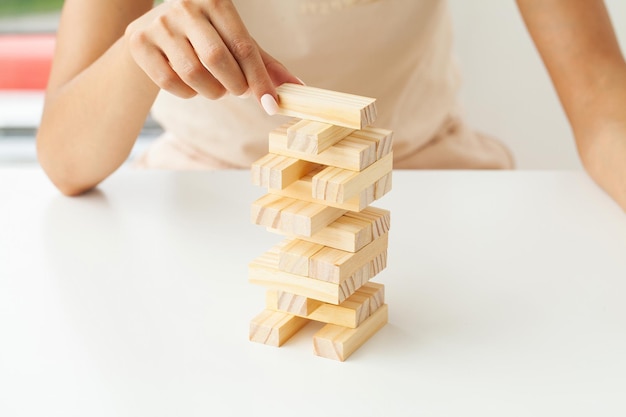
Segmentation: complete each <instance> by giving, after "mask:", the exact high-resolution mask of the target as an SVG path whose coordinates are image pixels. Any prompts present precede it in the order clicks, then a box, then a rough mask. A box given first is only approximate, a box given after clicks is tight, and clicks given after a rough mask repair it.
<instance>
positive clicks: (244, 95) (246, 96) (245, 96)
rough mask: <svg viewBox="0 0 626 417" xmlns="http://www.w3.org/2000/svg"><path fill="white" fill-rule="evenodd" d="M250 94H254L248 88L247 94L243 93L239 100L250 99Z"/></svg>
mask: <svg viewBox="0 0 626 417" xmlns="http://www.w3.org/2000/svg"><path fill="white" fill-rule="evenodd" d="M250 94H252V92H251V91H250V89H249V88H248V89H247V90H246V92H245V93H243V94H242V95H240V96H238V97H239V98H248V97H250Z"/></svg>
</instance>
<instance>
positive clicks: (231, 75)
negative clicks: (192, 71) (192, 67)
mask: <svg viewBox="0 0 626 417" xmlns="http://www.w3.org/2000/svg"><path fill="white" fill-rule="evenodd" d="M187 27H188V29H187V32H186V33H187V36H188V38H189V42H190V44H191V46H192V48H193V49H194V51H195V53H196V56H197V57H198V59H199V60H200V62H201V63H202V65H203V66H204V67H205V68H206V69H207V70H208V71H209V72H210V73H211V74H212V76H213V77H214V78H215V79H217V80H218V81H219V82H220V83H221V84H222V85H223V86H224V87H225V88H226V90H228V91H229V92H231V93H232V94H234V95H236V96H239V95H242V94H244V93H245V92H246V90H247V89H248V83H247V81H246V77H245V75H244V73H243V72H242V71H241V68H240V67H239V64H238V63H237V61H236V60H235V58H234V57H233V55H232V53H231V52H230V50H229V49H228V47H227V46H226V45H225V44H224V41H223V40H222V38H221V36H220V34H219V33H218V32H217V31H216V30H215V28H214V27H213V26H212V25H211V24H210V22H209V21H207V18H206V16H204V15H203V14H198V13H196V14H193V15H189V16H188V19H187Z"/></svg>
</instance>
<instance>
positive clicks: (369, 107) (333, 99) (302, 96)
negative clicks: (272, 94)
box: [276, 83, 376, 129]
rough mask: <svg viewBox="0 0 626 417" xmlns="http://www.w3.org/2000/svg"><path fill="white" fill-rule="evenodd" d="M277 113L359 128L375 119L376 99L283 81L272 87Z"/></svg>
mask: <svg viewBox="0 0 626 417" xmlns="http://www.w3.org/2000/svg"><path fill="white" fill-rule="evenodd" d="M276 93H277V95H278V114H282V115H284V116H292V117H298V118H301V119H309V120H315V121H318V122H323V123H329V124H332V125H338V126H344V127H349V128H352V129H363V128H364V127H365V126H368V125H371V124H372V123H374V121H375V120H376V100H375V99H373V98H369V97H363V96H358V95H354V94H347V93H342V92H337V91H331V90H324V89H321V88H316V87H309V86H304V85H299V84H290V83H285V84H283V85H281V86H279V87H277V88H276Z"/></svg>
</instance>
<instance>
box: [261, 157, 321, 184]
mask: <svg viewBox="0 0 626 417" xmlns="http://www.w3.org/2000/svg"><path fill="white" fill-rule="evenodd" d="M317 166H318V165H317V164H314V163H312V162H308V161H304V160H302V159H296V158H290V157H288V156H283V155H276V154H272V153H268V154H267V155H265V156H264V157H262V158H261V159H259V160H258V161H256V162H255V163H253V164H252V168H251V170H250V171H251V173H252V184H254V185H258V186H261V187H268V188H276V189H283V188H285V187H286V186H288V185H289V184H291V183H292V182H294V181H296V180H298V179H300V178H301V177H302V176H304V175H306V174H307V173H309V172H310V171H311V170H312V169H313V168H316V167H317Z"/></svg>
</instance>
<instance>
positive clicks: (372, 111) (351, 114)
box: [249, 84, 393, 361]
mask: <svg viewBox="0 0 626 417" xmlns="http://www.w3.org/2000/svg"><path fill="white" fill-rule="evenodd" d="M277 92H278V97H279V114H282V115H286V116H292V117H294V118H295V119H293V120H292V121H290V122H288V123H286V124H285V125H283V126H280V127H279V128H277V129H275V130H273V131H272V132H270V135H269V152H270V153H269V154H267V155H266V156H264V157H263V158H261V159H259V160H258V161H257V162H255V163H254V164H253V165H252V182H253V183H254V184H255V185H258V186H262V187H267V189H268V194H266V195H264V196H263V197H261V198H259V199H258V200H256V201H255V202H254V203H253V204H252V222H253V223H255V224H258V225H261V226H265V227H267V228H268V230H270V231H272V232H275V233H279V234H281V235H285V236H286V238H285V240H284V241H282V242H281V243H280V244H279V245H277V246H276V247H274V248H272V249H271V250H269V251H268V252H266V253H265V254H263V255H261V256H260V257H258V258H257V259H255V260H253V261H252V262H251V263H250V267H249V281H250V282H251V283H253V284H258V285H262V286H265V287H267V294H266V306H265V310H264V311H263V312H261V314H259V315H258V316H257V317H255V318H254V319H252V321H251V323H250V340H252V341H255V342H259V343H264V344H268V345H273V346H280V345H282V344H283V343H284V342H285V341H287V340H288V339H289V338H290V337H291V336H293V335H294V334H295V333H296V332H298V330H300V329H301V328H302V327H303V326H304V325H305V324H306V323H308V322H309V321H310V320H315V321H319V322H323V323H326V325H325V326H324V327H322V328H321V329H320V330H319V331H318V332H317V333H316V334H315V336H314V337H313V347H314V352H315V354H316V355H318V356H322V357H325V358H330V359H336V360H340V361H343V360H345V359H346V358H347V357H348V356H350V354H352V353H353V352H354V351H355V350H356V349H358V348H359V347H360V346H361V345H362V344H363V343H365V342H366V341H367V340H368V339H369V338H370V337H371V336H372V335H373V334H375V333H376V332H377V331H378V330H379V329H380V328H381V327H383V326H384V325H385V324H386V323H387V305H386V304H385V303H384V286H383V285H382V284H378V283H374V282H371V281H370V279H372V278H373V277H374V276H376V275H377V274H378V273H379V272H380V271H381V270H383V269H384V268H385V267H386V264H387V245H388V231H389V226H390V216H389V211H387V210H383V209H380V208H375V207H370V206H369V205H370V204H371V203H372V202H373V201H375V200H377V199H378V198H380V197H382V196H383V195H385V194H386V193H387V192H389V191H390V190H391V174H392V158H393V156H392V150H391V148H392V132H391V131H389V130H385V129H378V128H374V127H371V126H370V125H371V124H372V123H373V122H374V119H375V117H376V106H375V100H374V99H371V98H367V97H360V96H355V95H351V94H345V93H338V92H333V91H328V90H322V89H319V88H313V87H306V86H301V85H297V84H284V85H282V86H280V87H279V88H278V89H277Z"/></svg>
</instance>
